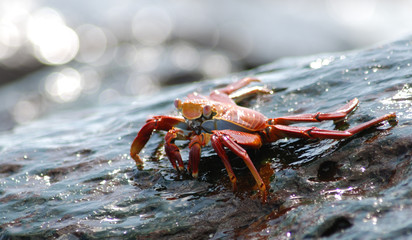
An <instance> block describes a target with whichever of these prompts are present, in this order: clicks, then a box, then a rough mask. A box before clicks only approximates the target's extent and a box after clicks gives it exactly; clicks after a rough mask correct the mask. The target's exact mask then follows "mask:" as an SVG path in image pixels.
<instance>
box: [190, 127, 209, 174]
mask: <svg viewBox="0 0 412 240" xmlns="http://www.w3.org/2000/svg"><path fill="white" fill-rule="evenodd" d="M209 141H210V134H208V133H201V134H199V135H194V136H192V137H191V141H190V143H189V149H190V151H189V164H188V166H187V168H188V170H189V171H192V176H193V177H195V178H197V176H198V173H199V162H200V154H201V150H202V147H204V146H205V145H206V144H208V143H209Z"/></svg>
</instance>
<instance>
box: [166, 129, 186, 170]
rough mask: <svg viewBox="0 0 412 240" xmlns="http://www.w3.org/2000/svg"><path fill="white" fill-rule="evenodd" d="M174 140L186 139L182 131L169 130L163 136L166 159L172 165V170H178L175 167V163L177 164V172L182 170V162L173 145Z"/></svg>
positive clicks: (177, 149) (176, 148)
mask: <svg viewBox="0 0 412 240" xmlns="http://www.w3.org/2000/svg"><path fill="white" fill-rule="evenodd" d="M176 139H181V140H186V139H187V137H186V136H185V135H184V134H183V131H182V130H179V129H175V128H173V129H171V130H169V131H168V132H167V133H166V136H165V152H166V155H167V158H168V159H169V161H170V162H171V163H172V165H173V168H174V169H176V170H178V168H177V167H176V163H177V164H178V167H179V171H183V170H184V165H183V161H182V156H181V155H180V150H179V148H178V147H177V146H176V144H175V143H174V141H175V140H176Z"/></svg>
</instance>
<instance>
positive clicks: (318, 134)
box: [268, 113, 396, 141]
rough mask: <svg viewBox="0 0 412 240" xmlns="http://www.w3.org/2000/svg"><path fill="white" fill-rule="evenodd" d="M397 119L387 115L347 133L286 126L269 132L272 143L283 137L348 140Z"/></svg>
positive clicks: (275, 126)
mask: <svg viewBox="0 0 412 240" xmlns="http://www.w3.org/2000/svg"><path fill="white" fill-rule="evenodd" d="M395 118H396V115H395V114H394V113H392V114H386V115H384V116H382V117H378V118H375V119H372V120H370V121H368V122H365V123H362V124H360V125H358V126H356V127H353V128H350V129H348V130H346V131H338V130H324V129H319V128H316V127H295V126H285V125H272V126H270V127H269V129H268V132H269V135H271V138H272V139H271V141H272V140H273V141H274V140H277V139H279V138H283V137H296V138H320V139H343V138H348V137H350V136H352V135H354V134H356V133H359V132H361V131H363V130H365V129H368V128H370V127H373V126H375V125H377V124H379V123H381V122H383V121H391V120H393V119H395Z"/></svg>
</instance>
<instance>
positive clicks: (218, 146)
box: [211, 135, 237, 192]
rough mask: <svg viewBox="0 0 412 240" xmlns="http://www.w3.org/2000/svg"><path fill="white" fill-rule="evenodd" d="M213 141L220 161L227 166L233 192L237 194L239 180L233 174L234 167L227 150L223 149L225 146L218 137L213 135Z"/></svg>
mask: <svg viewBox="0 0 412 240" xmlns="http://www.w3.org/2000/svg"><path fill="white" fill-rule="evenodd" d="M211 141H212V147H213V149H215V152H216V153H217V154H218V155H219V157H220V159H221V160H222V162H223V164H224V165H225V168H226V171H227V175H229V179H230V181H231V182H232V190H233V191H234V192H236V191H237V183H236V182H237V179H236V176H235V173H234V172H233V169H232V166H231V165H230V162H229V158H228V156H227V154H226V152H225V149H224V148H223V144H222V143H221V142H220V140H219V137H218V136H217V135H212V138H211Z"/></svg>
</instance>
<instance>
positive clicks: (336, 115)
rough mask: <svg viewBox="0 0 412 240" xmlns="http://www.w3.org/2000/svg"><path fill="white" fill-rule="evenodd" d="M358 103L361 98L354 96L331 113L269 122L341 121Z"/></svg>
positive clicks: (294, 116) (270, 121) (274, 119)
mask: <svg viewBox="0 0 412 240" xmlns="http://www.w3.org/2000/svg"><path fill="white" fill-rule="evenodd" d="M358 104H359V100H358V99H357V98H354V99H352V100H351V101H350V102H348V103H347V104H346V105H344V106H343V107H341V108H339V109H338V110H336V111H334V112H331V113H321V112H318V113H307V114H299V115H292V116H286V117H279V118H272V119H269V120H268V123H269V124H282V125H289V124H292V123H297V122H320V121H325V120H334V121H339V120H342V119H344V118H345V117H346V116H347V115H348V114H349V113H350V112H352V111H353V110H354V109H355V108H356V106H358Z"/></svg>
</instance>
